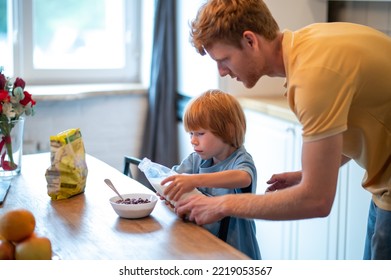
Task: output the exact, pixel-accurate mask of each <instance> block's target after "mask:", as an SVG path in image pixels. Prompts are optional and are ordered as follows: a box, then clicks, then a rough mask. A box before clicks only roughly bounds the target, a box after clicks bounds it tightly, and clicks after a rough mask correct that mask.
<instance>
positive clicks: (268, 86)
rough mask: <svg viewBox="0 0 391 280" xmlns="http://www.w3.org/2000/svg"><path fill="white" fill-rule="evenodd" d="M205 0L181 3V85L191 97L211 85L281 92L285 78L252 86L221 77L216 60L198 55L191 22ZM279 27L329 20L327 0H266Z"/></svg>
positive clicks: (251, 92) (236, 91)
mask: <svg viewBox="0 0 391 280" xmlns="http://www.w3.org/2000/svg"><path fill="white" fill-rule="evenodd" d="M204 2H205V1H204V0H192V1H179V3H178V19H177V20H178V28H179V30H178V73H179V77H178V81H179V84H178V88H179V92H180V93H183V94H187V95H190V96H194V95H197V94H199V93H201V92H203V91H205V90H206V89H209V88H220V89H222V90H225V91H227V92H230V93H233V94H240V95H279V94H281V93H282V92H284V91H283V90H284V89H283V87H282V85H283V84H284V79H280V78H268V77H263V78H262V79H261V80H260V81H259V82H258V84H257V85H256V86H255V87H254V88H253V89H246V88H245V87H243V85H242V84H241V83H239V82H237V81H235V80H233V79H231V78H229V77H226V78H219V74H218V71H217V66H216V63H215V62H214V61H213V60H212V59H211V58H210V57H209V56H207V55H206V56H201V55H199V54H198V53H197V52H196V50H195V49H194V47H193V46H192V45H191V44H190V43H189V22H190V21H191V20H193V19H194V18H195V17H196V14H197V10H198V8H199V7H200V6H201V5H202V4H203V3H204ZM265 2H266V4H267V5H268V7H269V8H270V10H271V12H272V13H273V15H274V17H275V19H276V20H277V22H278V24H279V26H280V29H281V30H284V29H292V30H294V29H297V28H300V27H303V26H305V25H307V24H310V23H314V22H323V21H326V16H327V1H326V0H294V1H293V0H265Z"/></svg>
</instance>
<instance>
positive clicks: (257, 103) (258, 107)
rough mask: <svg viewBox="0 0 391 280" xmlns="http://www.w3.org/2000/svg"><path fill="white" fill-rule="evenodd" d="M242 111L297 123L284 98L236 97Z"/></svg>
mask: <svg viewBox="0 0 391 280" xmlns="http://www.w3.org/2000/svg"><path fill="white" fill-rule="evenodd" d="M238 100H239V102H240V104H241V105H242V106H243V108H244V109H249V110H253V111H257V112H260V113H264V114H267V115H270V116H273V117H277V118H281V119H284V120H287V121H291V122H295V123H298V120H297V118H296V116H295V115H294V114H293V112H292V111H291V110H290V108H289V106H288V102H287V99H286V98H285V97H284V96H256V97H248V96H246V97H238Z"/></svg>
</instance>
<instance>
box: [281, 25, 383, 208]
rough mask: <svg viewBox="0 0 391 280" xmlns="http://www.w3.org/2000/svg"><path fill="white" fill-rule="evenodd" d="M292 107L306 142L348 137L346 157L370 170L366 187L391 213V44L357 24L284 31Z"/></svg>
mask: <svg viewBox="0 0 391 280" xmlns="http://www.w3.org/2000/svg"><path fill="white" fill-rule="evenodd" d="M283 56H284V64H285V70H286V78H287V85H286V86H287V93H286V94H287V98H288V102H289V106H290V108H291V109H292V111H293V112H294V113H295V114H296V116H297V118H298V119H299V121H300V123H301V124H302V125H303V140H304V141H314V140H318V139H322V138H325V137H328V136H332V135H335V134H338V133H343V153H344V155H346V156H348V157H350V158H352V159H354V160H355V161H356V162H357V163H358V164H359V165H360V166H361V167H363V168H364V169H365V170H366V174H365V177H364V178H363V186H364V188H366V189H367V190H368V191H370V192H371V193H372V194H373V199H374V202H375V203H376V205H377V206H378V207H380V208H382V209H385V210H391V156H390V155H391V38H390V37H389V36H387V35H385V34H383V33H381V32H380V31H376V30H374V29H372V28H369V27H366V26H362V25H358V24H352V23H318V24H312V25H309V26H307V27H305V28H303V29H300V30H298V31H295V32H292V31H289V30H286V31H284V39H283Z"/></svg>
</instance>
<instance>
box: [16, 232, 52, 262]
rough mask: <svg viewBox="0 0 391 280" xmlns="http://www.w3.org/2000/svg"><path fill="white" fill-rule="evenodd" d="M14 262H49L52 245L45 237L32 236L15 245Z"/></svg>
mask: <svg viewBox="0 0 391 280" xmlns="http://www.w3.org/2000/svg"><path fill="white" fill-rule="evenodd" d="M15 259H16V260H51V259H52V244H51V242H50V240H49V239H48V238H47V237H41V236H36V235H35V234H32V235H31V236H30V237H29V238H26V239H24V240H23V241H22V242H19V243H17V244H16V248H15Z"/></svg>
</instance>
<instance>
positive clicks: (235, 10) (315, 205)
mask: <svg viewBox="0 0 391 280" xmlns="http://www.w3.org/2000/svg"><path fill="white" fill-rule="evenodd" d="M191 37H192V43H193V45H194V47H195V48H196V50H197V51H198V52H199V53H200V54H202V55H205V54H208V55H209V56H210V57H211V58H212V59H213V60H215V61H216V62H217V66H218V70H219V74H220V75H221V76H226V75H229V76H231V78H236V79H237V80H238V81H241V82H242V83H243V84H244V85H245V86H246V87H247V88H251V87H253V86H254V85H255V84H256V83H257V82H258V80H259V79H260V78H261V77H262V76H264V75H267V76H270V77H286V88H287V92H286V97H287V100H288V103H289V106H290V108H291V110H292V111H293V112H294V113H295V115H296V116H297V118H298V120H299V121H300V123H301V124H302V126H303V147H302V170H301V171H297V172H287V173H282V174H275V175H273V176H272V177H271V179H270V180H269V181H268V182H267V183H269V184H271V185H270V186H269V188H268V190H269V192H267V193H266V194H265V195H253V194H241V195H234V196H232V195H225V196H220V197H214V198H208V197H200V196H194V197H191V198H188V199H185V200H183V201H181V202H179V203H178V204H177V205H176V211H177V213H178V215H179V216H184V215H186V214H188V217H189V219H190V220H192V221H195V222H196V223H197V224H208V223H211V222H214V221H217V220H219V219H222V218H223V217H225V216H237V217H248V218H258V219H268V220H293V219H305V218H314V217H325V216H327V215H329V213H330V211H331V207H332V204H333V201H334V196H335V193H336V185H337V178H338V171H339V168H340V166H341V165H343V164H345V163H346V162H348V161H349V160H350V159H353V160H355V161H356V162H357V163H358V164H359V165H360V166H362V167H363V168H364V169H365V170H366V174H365V177H364V178H363V181H362V185H363V187H364V188H365V189H366V190H367V191H369V192H371V193H372V202H371V206H370V210H369V218H368V229H367V240H366V245H365V252H364V259H391V156H390V154H391V38H390V37H388V36H386V35H385V34H383V33H381V32H379V31H376V30H373V29H371V28H369V27H366V26H361V25H356V24H351V23H321V24H312V25H309V26H307V27H305V28H303V29H301V30H297V31H295V32H292V31H289V30H286V31H284V32H281V31H280V30H279V27H278V25H277V23H276V21H275V20H274V18H273V17H272V15H271V13H270V11H269V9H268V8H267V6H266V5H265V4H264V3H263V1H261V0H224V1H223V0H210V1H208V2H207V3H205V4H204V5H203V6H202V7H201V8H200V10H199V12H198V14H197V18H196V19H195V20H194V21H193V22H192V30H191ZM275 190H278V191H275ZM271 191H273V192H271ZM363 207H365V206H364V205H363Z"/></svg>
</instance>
